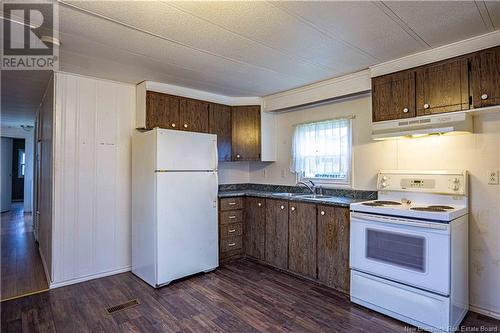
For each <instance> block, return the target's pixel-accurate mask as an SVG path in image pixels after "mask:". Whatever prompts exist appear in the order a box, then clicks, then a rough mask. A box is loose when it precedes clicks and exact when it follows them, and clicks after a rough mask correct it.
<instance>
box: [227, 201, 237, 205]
mask: <svg viewBox="0 0 500 333" xmlns="http://www.w3.org/2000/svg"><path fill="white" fill-rule="evenodd" d="M228 205H229V206H234V205H236V202H230V203H228Z"/></svg>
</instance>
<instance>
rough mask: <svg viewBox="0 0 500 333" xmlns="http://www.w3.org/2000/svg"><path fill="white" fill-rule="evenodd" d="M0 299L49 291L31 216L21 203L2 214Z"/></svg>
mask: <svg viewBox="0 0 500 333" xmlns="http://www.w3.org/2000/svg"><path fill="white" fill-rule="evenodd" d="M1 256H2V257H1V259H2V261H1V264H2V267H1V271H0V280H1V295H0V296H1V300H2V301H4V300H6V299H10V298H13V297H17V296H21V295H24V294H28V293H33V292H37V291H41V290H46V289H48V285H47V281H46V278H45V273H44V270H43V265H42V260H41V258H40V254H39V253H38V248H37V244H36V243H35V241H34V238H33V222H32V215H31V213H26V214H25V213H24V211H23V203H22V202H21V203H13V204H12V209H11V210H10V211H8V212H5V213H2V215H1Z"/></svg>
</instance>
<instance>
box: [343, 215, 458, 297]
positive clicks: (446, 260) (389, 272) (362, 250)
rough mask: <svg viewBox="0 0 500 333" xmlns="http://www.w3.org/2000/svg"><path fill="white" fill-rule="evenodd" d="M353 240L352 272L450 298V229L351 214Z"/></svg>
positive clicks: (351, 254) (406, 220)
mask: <svg viewBox="0 0 500 333" xmlns="http://www.w3.org/2000/svg"><path fill="white" fill-rule="evenodd" d="M431 225H432V226H431ZM433 227H434V228H433ZM350 236H351V237H350V266H351V268H353V269H356V270H359V271H362V272H366V273H371V274H374V275H377V276H380V277H384V278H387V279H390V280H393V281H396V282H401V283H404V284H408V285H411V286H415V287H418V288H423V289H426V290H431V291H434V292H437V293H439V294H442V295H445V296H446V295H448V294H449V291H450V279H449V276H450V235H449V226H448V225H446V224H430V223H422V222H415V221H410V220H408V219H400V220H399V219H396V218H386V217H382V216H373V215H369V214H360V213H351V231H350Z"/></svg>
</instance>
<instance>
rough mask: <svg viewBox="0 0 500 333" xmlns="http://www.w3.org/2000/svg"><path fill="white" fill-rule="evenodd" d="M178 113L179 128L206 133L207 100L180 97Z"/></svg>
mask: <svg viewBox="0 0 500 333" xmlns="http://www.w3.org/2000/svg"><path fill="white" fill-rule="evenodd" d="M179 113H180V125H181V128H180V129H182V130H184V131H190V132H200V133H208V102H204V101H199V100H196V99H190V98H182V99H181V101H180V112H179Z"/></svg>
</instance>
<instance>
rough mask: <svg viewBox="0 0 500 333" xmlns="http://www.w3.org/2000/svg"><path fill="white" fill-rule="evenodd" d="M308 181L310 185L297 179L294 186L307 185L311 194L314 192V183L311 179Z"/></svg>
mask: <svg viewBox="0 0 500 333" xmlns="http://www.w3.org/2000/svg"><path fill="white" fill-rule="evenodd" d="M308 181H309V182H310V183H311V185H312V186H311V185H309V184H308V183H306V182H305V181H302V180H300V181H298V182H297V184H296V186H299V185H304V186H305V187H307V189H308V190H309V191H311V193H312V194H316V185H315V184H314V183H313V182H312V181H311V180H308Z"/></svg>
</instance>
